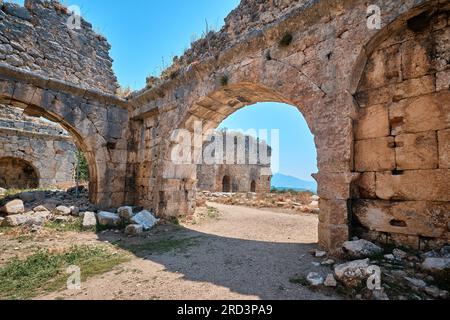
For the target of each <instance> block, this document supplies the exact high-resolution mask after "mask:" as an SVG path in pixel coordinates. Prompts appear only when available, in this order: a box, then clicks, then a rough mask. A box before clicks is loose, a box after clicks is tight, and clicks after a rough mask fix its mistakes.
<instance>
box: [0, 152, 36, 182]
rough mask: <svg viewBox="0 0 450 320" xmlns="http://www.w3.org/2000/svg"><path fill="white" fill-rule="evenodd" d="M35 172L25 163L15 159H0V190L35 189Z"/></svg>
mask: <svg viewBox="0 0 450 320" xmlns="http://www.w3.org/2000/svg"><path fill="white" fill-rule="evenodd" d="M38 186H39V180H38V176H37V173H36V170H35V169H34V168H33V167H32V166H31V165H30V164H29V163H28V162H26V161H24V160H22V159H17V158H0V188H5V189H30V188H37V187H38Z"/></svg>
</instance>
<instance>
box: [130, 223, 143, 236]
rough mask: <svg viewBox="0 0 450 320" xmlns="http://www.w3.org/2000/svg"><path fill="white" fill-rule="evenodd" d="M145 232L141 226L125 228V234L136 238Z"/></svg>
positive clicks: (135, 225) (134, 225)
mask: <svg viewBox="0 0 450 320" xmlns="http://www.w3.org/2000/svg"><path fill="white" fill-rule="evenodd" d="M142 232H144V227H143V226H142V225H140V224H130V225H128V226H127V227H126V228H125V234H127V235H130V236H135V235H138V234H141V233H142Z"/></svg>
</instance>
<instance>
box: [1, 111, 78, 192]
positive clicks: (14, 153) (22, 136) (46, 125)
mask: <svg viewBox="0 0 450 320" xmlns="http://www.w3.org/2000/svg"><path fill="white" fill-rule="evenodd" d="M76 151H77V148H76V146H75V144H74V143H73V141H72V139H71V137H70V136H69V134H68V133H67V132H66V131H65V130H64V129H63V128H62V127H61V126H59V125H56V124H54V123H51V122H48V121H45V120H42V119H40V118H35V117H29V116H25V115H24V114H23V110H22V109H18V108H14V107H11V106H5V105H0V158H4V159H9V160H7V161H6V160H5V162H2V172H0V183H2V181H3V183H4V186H2V187H3V188H29V187H52V186H61V187H67V186H72V185H73V184H74V177H75V168H76ZM23 163H27V164H28V167H30V168H32V169H31V170H30V169H29V168H28V167H27V165H24V164H23ZM32 172H35V173H32ZM21 179H23V180H24V181H23V183H20V180H21Z"/></svg>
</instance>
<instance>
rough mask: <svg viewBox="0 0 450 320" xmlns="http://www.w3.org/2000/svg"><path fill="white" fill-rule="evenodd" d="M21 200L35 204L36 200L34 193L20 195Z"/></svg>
mask: <svg viewBox="0 0 450 320" xmlns="http://www.w3.org/2000/svg"><path fill="white" fill-rule="evenodd" d="M19 197H20V199H22V201H24V202H33V201H34V200H35V199H36V198H35V196H34V193H33V192H24V193H21V194H20V195H19Z"/></svg>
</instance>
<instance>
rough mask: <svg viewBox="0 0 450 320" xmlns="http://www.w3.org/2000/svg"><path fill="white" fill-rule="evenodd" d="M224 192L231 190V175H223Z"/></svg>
mask: <svg viewBox="0 0 450 320" xmlns="http://www.w3.org/2000/svg"><path fill="white" fill-rule="evenodd" d="M222 192H231V177H230V176H228V175H225V176H223V179H222Z"/></svg>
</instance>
